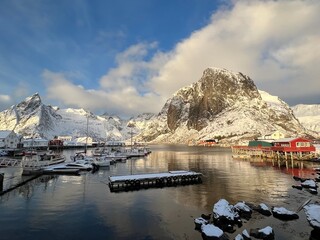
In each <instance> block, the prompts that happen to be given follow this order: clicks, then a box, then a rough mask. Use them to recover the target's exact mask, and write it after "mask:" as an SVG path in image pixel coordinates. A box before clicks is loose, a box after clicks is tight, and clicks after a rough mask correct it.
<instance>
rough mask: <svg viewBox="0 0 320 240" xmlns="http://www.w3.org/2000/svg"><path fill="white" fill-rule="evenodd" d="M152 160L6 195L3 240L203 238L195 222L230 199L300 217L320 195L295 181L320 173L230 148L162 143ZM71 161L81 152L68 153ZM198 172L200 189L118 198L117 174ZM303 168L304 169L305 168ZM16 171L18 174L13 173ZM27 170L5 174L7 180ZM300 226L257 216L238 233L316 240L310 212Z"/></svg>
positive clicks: (0, 220) (46, 180)
mask: <svg viewBox="0 0 320 240" xmlns="http://www.w3.org/2000/svg"><path fill="white" fill-rule="evenodd" d="M151 150H152V151H153V152H152V153H151V154H150V155H149V156H147V157H145V158H139V159H133V160H127V162H126V163H117V164H116V165H113V166H111V167H110V169H106V170H99V171H98V172H96V173H91V172H84V173H81V175H80V176H42V177H40V178H38V179H36V180H33V181H31V182H30V183H28V184H26V185H24V186H22V187H20V188H18V189H16V190H14V191H12V192H10V193H7V194H5V195H3V196H1V197H0V239H26V240H28V239H33V240H35V239H48V240H50V239H85V240H87V239H202V237H201V234H200V233H199V232H198V231H196V230H194V222H193V221H194V218H196V217H199V216H200V215H201V214H202V213H210V212H211V211H212V208H213V205H214V203H216V202H217V201H218V200H219V199H221V198H225V199H227V200H228V201H229V202H230V203H231V204H235V203H236V202H238V201H246V202H251V203H255V204H259V203H262V202H263V203H266V204H267V205H268V206H269V207H271V206H283V207H286V208H287V209H289V210H293V211H295V210H296V209H297V208H298V207H299V205H300V204H302V203H303V202H304V201H305V200H307V199H309V198H311V199H312V201H317V200H319V196H318V195H311V194H310V193H308V192H307V191H304V190H303V191H299V190H297V189H293V188H292V187H291V186H292V185H294V184H297V183H296V182H295V181H294V180H293V178H292V175H299V176H301V177H314V175H313V173H314V172H313V171H312V170H311V168H312V167H316V166H317V165H316V164H312V163H304V166H303V169H286V168H285V167H284V168H279V167H278V166H272V164H271V163H265V162H263V161H261V160H258V161H255V162H248V161H246V160H235V159H232V157H231V152H230V150H229V149H221V148H204V147H187V146H178V145H174V146H170V145H157V146H151ZM64 153H65V155H66V156H67V157H68V158H69V155H70V154H72V153H73V151H70V150H69V151H65V152H64ZM131 163H132V170H133V173H134V174H136V173H146V172H166V171H168V170H193V171H197V172H201V173H203V175H204V177H203V183H202V184H197V185H187V186H177V187H165V188H153V189H147V190H139V191H129V192H119V193H111V192H110V190H109V188H108V186H107V185H106V183H107V182H108V176H110V175H124V174H130V170H131ZM300 167H302V166H300ZM12 171H14V172H12ZM19 171H20V170H18V169H15V170H10V169H9V168H8V169H0V172H5V173H6V175H5V176H13V177H12V178H14V176H16V175H19V174H20V172H19ZM299 217H300V218H299V219H298V220H295V221H287V222H285V221H280V220H278V219H275V218H273V217H272V216H271V217H264V216H262V215H260V214H258V213H254V214H253V217H252V219H251V220H249V221H245V222H244V225H243V226H242V227H241V228H237V227H236V228H235V229H236V232H235V233H233V234H228V235H229V237H230V239H233V238H234V236H235V235H236V234H237V233H241V232H242V230H243V229H247V230H248V231H249V229H250V228H258V227H259V228H263V227H266V226H268V225H269V226H271V227H272V228H273V229H274V232H275V239H309V236H310V232H311V230H312V228H311V227H310V226H309V225H308V222H307V220H306V217H305V214H304V212H303V211H301V212H299Z"/></svg>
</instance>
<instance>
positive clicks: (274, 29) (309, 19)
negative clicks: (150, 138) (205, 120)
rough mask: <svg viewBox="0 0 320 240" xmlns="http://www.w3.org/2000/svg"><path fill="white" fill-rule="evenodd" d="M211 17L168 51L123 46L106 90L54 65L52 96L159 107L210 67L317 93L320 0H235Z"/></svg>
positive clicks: (264, 85)
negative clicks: (89, 86) (58, 70)
mask: <svg viewBox="0 0 320 240" xmlns="http://www.w3.org/2000/svg"><path fill="white" fill-rule="evenodd" d="M233 4H234V5H232V6H231V7H230V6H229V7H227V8H221V9H220V10H218V11H217V12H216V13H214V14H213V15H212V18H211V22H210V23H209V24H208V25H207V26H205V27H204V28H202V29H199V30H198V31H195V32H193V33H192V34H191V35H190V37H188V38H187V39H184V40H182V41H181V42H179V43H177V45H176V47H175V48H174V49H173V50H172V51H170V52H167V53H161V52H159V51H157V44H156V43H150V44H147V43H140V44H137V45H133V46H131V47H129V48H128V49H127V50H126V51H124V52H123V53H119V54H118V56H117V58H116V62H117V67H115V68H113V69H110V70H109V71H108V72H107V74H106V75H104V76H102V77H101V79H100V89H98V90H89V89H83V88H79V87H77V86H75V85H74V84H73V83H72V82H71V81H68V80H67V79H66V78H65V77H64V76H62V75H59V74H54V73H52V72H49V71H46V72H45V73H44V76H45V78H46V79H50V80H51V81H52V82H50V81H47V82H48V83H47V84H48V94H49V97H51V98H55V99H60V100H61V101H62V102H64V103H65V104H68V105H73V106H82V107H85V108H90V109H91V110H94V109H102V108H103V109H105V110H106V111H108V112H116V113H126V114H128V115H130V114H136V113H140V112H148V111H152V112H158V111H159V110H160V108H161V106H163V104H164V101H165V99H166V98H168V97H170V96H171V95H172V94H173V93H174V92H175V91H177V90H178V89H179V88H181V87H184V86H187V85H189V84H191V83H193V82H195V81H197V80H198V79H200V77H201V75H202V72H203V70H204V69H206V68H207V67H221V68H226V69H230V70H233V71H241V72H243V73H245V74H247V75H249V76H250V77H251V78H252V79H253V80H254V81H255V83H256V84H257V85H258V87H259V88H261V89H262V90H266V91H268V92H269V93H271V94H275V95H279V96H280V97H281V98H284V99H285V98H294V97H295V96H296V97H297V98H298V97H300V98H301V96H308V95H314V94H317V93H318V91H319V88H320V86H319V80H318V76H319V75H320V68H319V64H320V45H319V40H320V28H319V27H318V26H319V24H320V14H319V12H320V2H319V1H313V0H309V1H308V0H306V1H298V0H296V1H295V0H290V1H289V0H287V1H286V0H283V1H254V0H252V1H249V0H243V1H241V0H240V1H234V3H233Z"/></svg>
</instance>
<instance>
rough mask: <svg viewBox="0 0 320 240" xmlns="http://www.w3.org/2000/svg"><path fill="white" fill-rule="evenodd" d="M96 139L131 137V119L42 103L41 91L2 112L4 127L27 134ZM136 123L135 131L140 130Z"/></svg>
mask: <svg viewBox="0 0 320 240" xmlns="http://www.w3.org/2000/svg"><path fill="white" fill-rule="evenodd" d="M87 122H88V136H90V137H92V138H93V139H94V140H125V139H127V138H129V137H130V131H131V129H130V128H128V127H127V122H128V120H122V119H120V118H119V117H117V116H109V115H107V114H104V115H102V116H96V115H94V114H93V113H91V112H88V111H85V110H84V109H72V108H67V109H59V108H57V107H56V108H53V107H51V106H47V105H45V104H43V103H42V101H41V98H40V96H39V94H37V93H36V94H34V95H32V96H31V97H28V98H26V99H25V100H24V101H22V102H21V103H19V104H17V105H14V106H12V107H10V108H9V109H7V110H5V111H3V112H0V130H15V132H17V133H19V134H21V135H23V136H25V137H32V136H34V137H43V138H46V139H53V137H54V136H73V137H83V136H86V134H87ZM137 131H138V128H137V127H135V128H134V129H133V132H134V133H136V132H137Z"/></svg>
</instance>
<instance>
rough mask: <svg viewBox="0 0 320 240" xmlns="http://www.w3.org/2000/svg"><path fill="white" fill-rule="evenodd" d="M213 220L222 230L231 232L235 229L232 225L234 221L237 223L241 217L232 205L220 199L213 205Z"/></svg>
mask: <svg viewBox="0 0 320 240" xmlns="http://www.w3.org/2000/svg"><path fill="white" fill-rule="evenodd" d="M213 222H214V224H215V225H216V226H218V227H220V228H221V229H223V230H224V231H227V232H229V233H232V232H234V231H235V230H234V229H233V225H234V224H236V223H237V224H238V225H239V222H240V223H241V219H240V216H239V213H238V212H237V210H236V209H235V207H234V206H232V205H231V204H229V202H228V201H227V200H225V199H220V200H219V201H218V202H217V203H216V204H214V206H213ZM241 225H242V223H241Z"/></svg>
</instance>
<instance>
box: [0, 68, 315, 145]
mask: <svg viewBox="0 0 320 240" xmlns="http://www.w3.org/2000/svg"><path fill="white" fill-rule="evenodd" d="M299 106H300V105H298V106H296V107H295V108H294V110H295V112H296V114H297V116H298V117H299V119H300V121H301V122H303V123H305V122H306V121H307V120H305V121H302V120H301V119H302V117H304V116H305V115H307V116H309V117H310V116H311V115H312V114H315V115H316V116H313V117H317V116H320V114H316V113H315V112H316V110H314V109H311V110H309V112H310V113H309V112H308V111H307V110H306V109H307V108H301V107H299ZM317 111H318V113H319V112H320V110H319V108H318V110H317ZM311 113H312V114H311ZM309 117H308V118H309ZM87 122H88V136H90V137H92V138H93V139H94V140H128V139H130V137H131V134H132V135H133V136H135V137H134V140H135V141H143V142H168V143H196V142H198V141H199V140H203V139H220V140H221V143H225V144H230V143H241V142H243V143H244V142H246V141H248V140H251V139H253V138H256V137H260V136H263V135H268V134H270V133H272V132H274V131H276V130H279V131H281V132H283V133H285V134H286V135H287V136H288V137H289V136H298V135H299V136H301V135H312V136H318V137H319V134H317V133H315V132H313V131H309V130H306V128H305V127H303V126H302V125H301V124H300V122H299V121H298V120H297V119H296V117H295V115H294V113H293V111H292V109H291V108H290V107H289V106H288V105H287V104H286V103H285V102H284V101H282V100H281V99H279V98H278V97H276V96H272V95H270V94H268V93H266V92H264V91H259V90H258V89H257V87H256V85H255V84H254V82H253V81H252V80H251V79H250V78H249V77H248V76H246V75H244V74H242V73H234V72H231V71H228V70H226V69H218V68H208V69H206V70H205V71H204V73H203V76H202V77H201V78H200V80H199V81H197V82H195V83H194V84H192V85H190V86H187V87H184V88H181V89H180V90H178V91H177V92H176V93H175V94H174V95H173V96H172V97H171V98H169V99H168V100H167V102H166V103H165V105H164V106H163V108H162V110H161V111H160V112H159V113H158V114H157V115H155V114H147V113H145V114H141V115H138V116H137V117H132V118H131V119H129V120H124V119H121V118H120V117H117V116H110V115H108V114H103V115H101V116H97V115H95V114H93V113H91V112H88V111H85V110H83V109H72V108H67V109H59V108H58V107H55V108H53V107H51V106H48V105H45V104H43V103H42V101H41V98H40V96H39V94H34V95H33V96H31V97H28V98H26V99H25V100H24V101H22V102H21V103H19V104H17V105H14V106H12V107H10V108H9V109H7V110H5V111H2V112H0V130H15V131H16V132H17V133H19V134H22V135H23V136H26V137H31V136H40V137H44V138H47V139H52V138H53V137H54V136H64V135H67V136H73V137H81V136H86V133H87ZM318 122H319V121H318ZM306 126H307V125H306ZM318 126H319V125H318ZM308 128H309V127H308ZM310 129H312V130H315V129H316V128H310ZM318 133H319V132H318Z"/></svg>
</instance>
